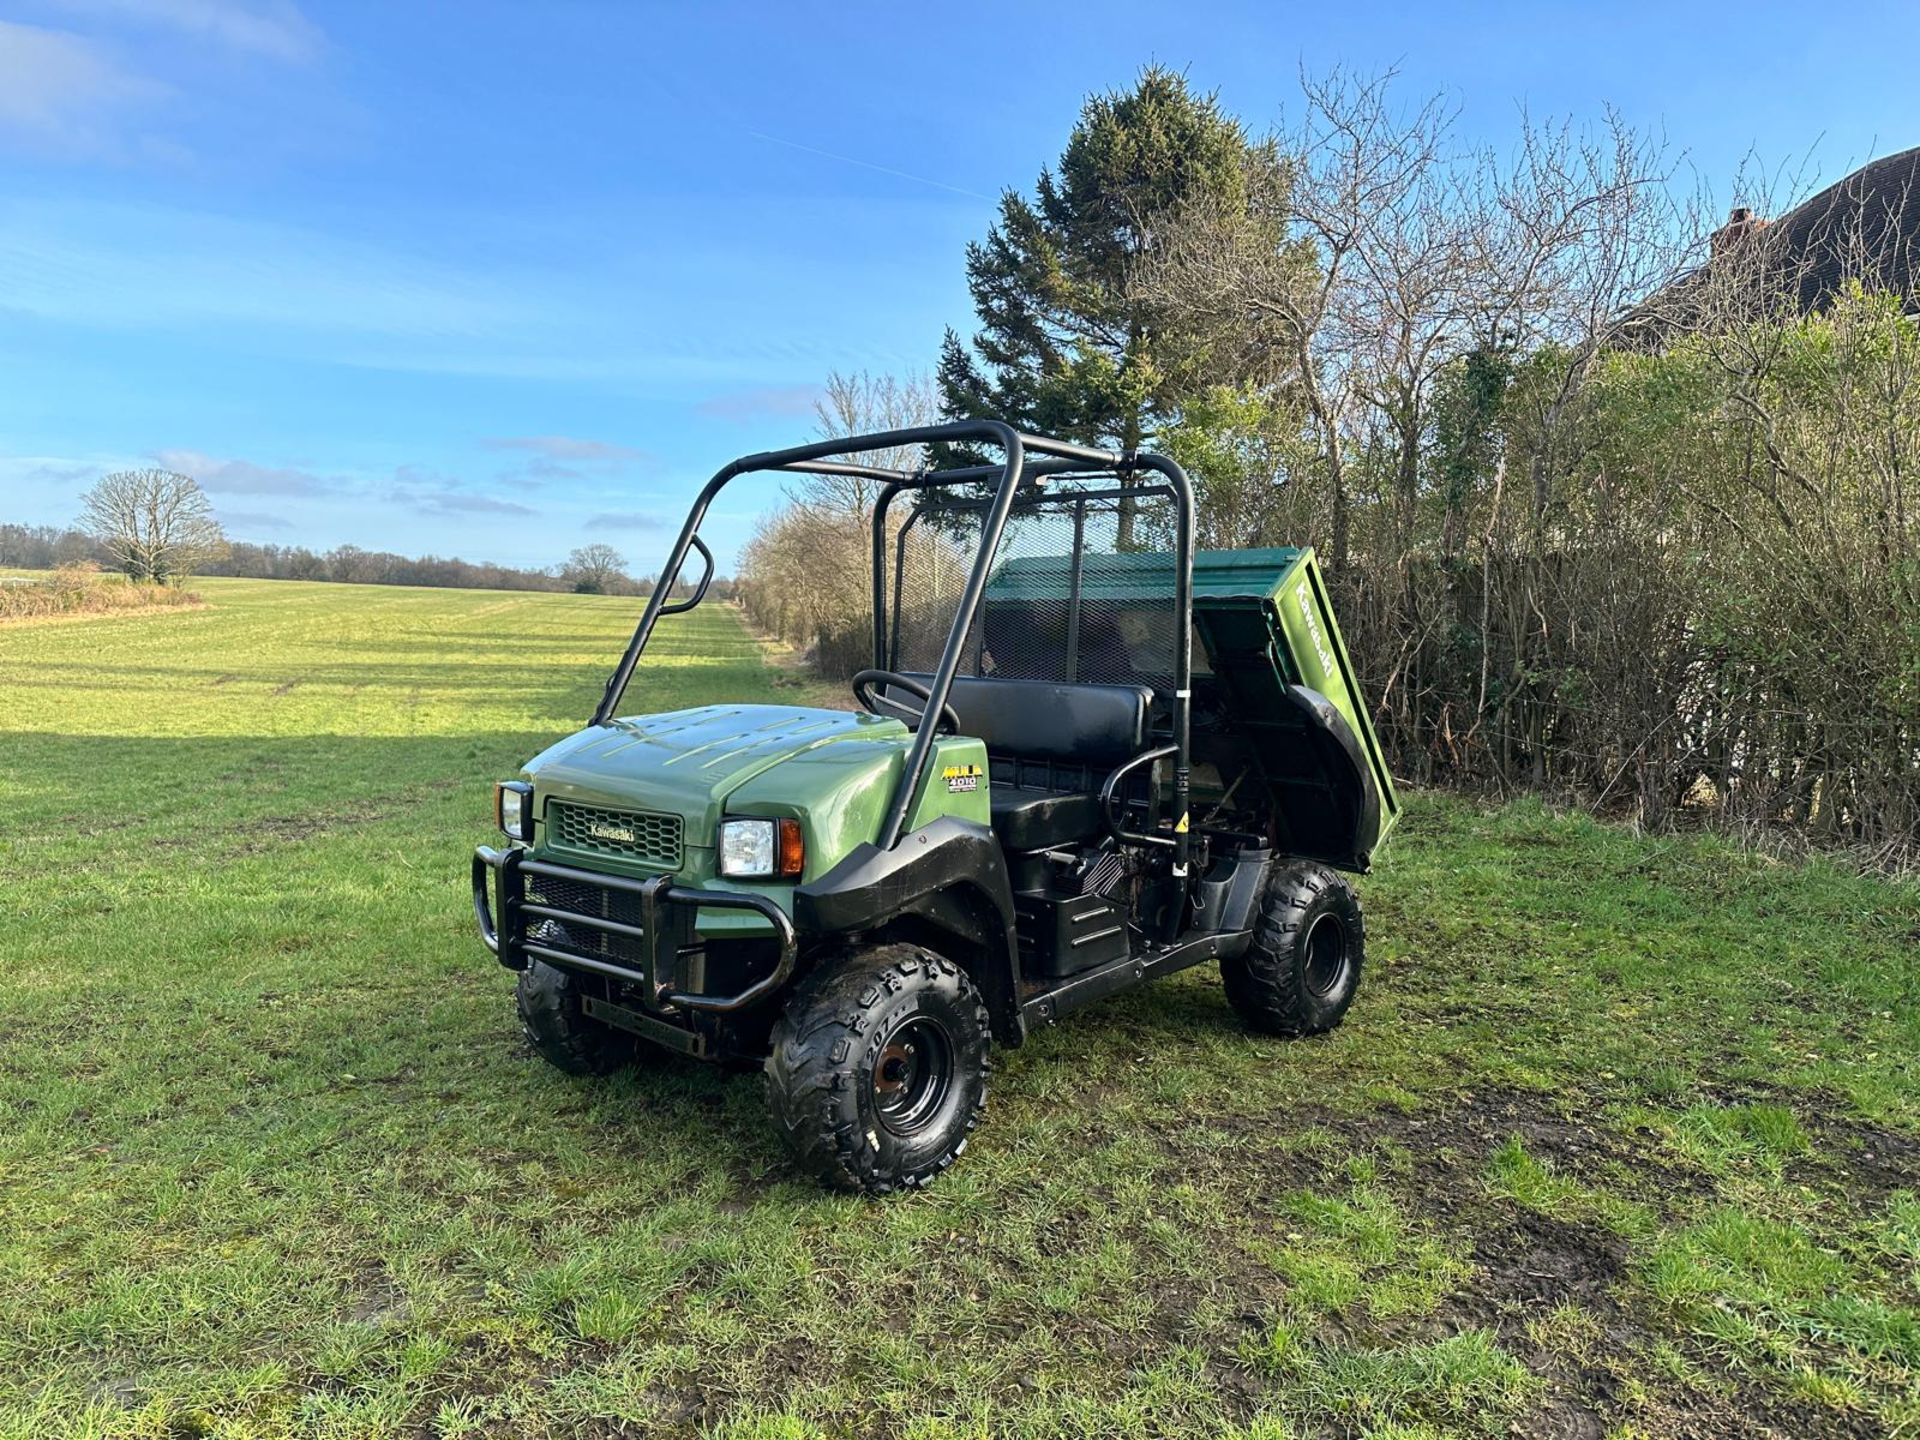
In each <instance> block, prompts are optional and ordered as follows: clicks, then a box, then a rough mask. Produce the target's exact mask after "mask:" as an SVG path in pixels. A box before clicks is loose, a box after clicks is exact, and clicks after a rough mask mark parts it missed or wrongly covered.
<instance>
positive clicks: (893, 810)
mask: <svg viewBox="0 0 1920 1440" xmlns="http://www.w3.org/2000/svg"><path fill="white" fill-rule="evenodd" d="M968 443H985V444H988V445H992V446H996V447H998V449H999V450H1000V452H1001V454H1002V456H1003V459H1002V460H1001V462H1000V463H999V464H997V465H994V464H986V465H972V466H967V467H965V468H963V469H956V470H931V469H920V470H915V471H908V470H891V469H887V468H885V467H883V466H878V465H863V464H860V463H857V462H855V461H852V460H846V459H839V458H835V457H840V456H848V455H860V454H866V453H871V452H872V451H875V450H890V449H894V448H897V447H902V446H910V445H937V444H959V445H964V444H968ZM1029 453H1032V454H1034V455H1038V456H1042V457H1045V458H1043V459H1038V460H1029V459H1028V455H1029ZM766 471H785V472H791V473H798V474H815V475H844V476H849V477H854V478H859V479H866V480H877V481H880V482H881V483H882V486H883V488H882V490H881V492H880V495H879V498H878V500H877V501H876V502H875V504H874V519H873V626H874V631H873V646H874V662H873V663H874V666H875V668H876V669H885V668H886V666H887V663H888V661H887V654H886V639H887V636H886V613H887V605H886V593H885V591H886V558H887V556H886V547H887V520H886V516H887V508H888V506H889V505H891V504H892V502H893V500H894V498H895V497H896V496H897V495H899V494H900V493H901V492H902V491H905V490H923V489H930V488H934V487H940V486H950V485H977V484H982V483H984V482H989V481H991V482H994V484H993V490H992V494H991V497H990V498H988V499H987V500H986V501H985V504H984V515H983V518H982V523H981V533H980V548H979V550H978V552H977V553H976V554H975V555H974V558H973V566H972V568H971V570H970V571H969V572H968V575H967V581H966V584H965V586H964V587H963V588H962V589H961V592H960V599H959V603H958V604H957V605H956V606H955V609H954V616H953V625H952V628H951V629H950V630H949V631H948V634H947V643H946V645H945V647H944V648H943V649H942V650H941V652H940V663H939V665H938V666H937V667H936V668H935V670H934V673H933V678H932V680H931V682H930V683H929V686H928V688H929V690H930V691H931V694H930V696H929V698H928V700H927V705H926V711H927V713H928V714H938V713H939V712H940V710H941V708H942V707H943V706H944V705H945V704H946V703H947V697H948V695H949V694H950V693H951V691H952V689H953V681H954V677H955V675H956V674H958V672H959V668H960V661H961V655H962V652H963V650H964V649H965V646H966V642H967V636H968V634H969V633H970V632H971V630H972V627H973V621H974V616H975V614H976V613H977V611H978V610H979V608H980V599H981V595H982V594H983V592H984V591H985V589H986V584H987V577H988V576H989V574H991V573H992V569H993V560H994V556H995V554H996V553H997V552H998V551H999V548H1000V539H1001V536H1002V535H1003V534H1004V533H1005V532H1006V528H1007V517H1008V516H1009V515H1010V514H1011V513H1012V511H1013V506H1014V501H1015V499H1016V498H1017V496H1018V493H1019V490H1020V487H1021V486H1022V485H1035V486H1037V485H1041V484H1044V483H1045V482H1046V481H1047V480H1049V479H1055V478H1060V477H1066V476H1074V477H1079V478H1088V477H1096V476H1115V477H1118V478H1119V479H1120V480H1121V481H1122V482H1123V483H1124V482H1125V481H1127V480H1129V479H1131V478H1132V477H1135V476H1137V475H1139V474H1141V473H1143V472H1153V473H1155V474H1158V475H1159V476H1161V477H1163V479H1164V480H1165V482H1166V485H1167V488H1169V489H1170V490H1171V491H1172V495H1173V500H1174V510H1175V534H1174V595H1173V603H1174V611H1175V617H1176V623H1175V633H1176V638H1175V643H1174V693H1173V695H1172V697H1171V698H1172V720H1173V740H1172V744H1171V746H1169V747H1162V749H1163V750H1166V751H1170V755H1169V756H1168V758H1171V759H1172V760H1173V762H1174V766H1173V789H1174V797H1173V800H1174V803H1173V813H1174V815H1175V816H1176V817H1178V822H1179V823H1177V825H1176V829H1175V831H1174V834H1173V836H1172V837H1171V838H1172V841H1173V852H1174V865H1173V872H1174V874H1175V875H1177V876H1180V877H1183V878H1184V877H1185V876H1186V874H1187V868H1188V858H1189V853H1190V846H1191V836H1190V835H1189V833H1188V829H1187V826H1186V824H1185V823H1184V822H1185V818H1186V814H1187V795H1188V790H1189V787H1190V782H1191V761H1192V748H1191V746H1192V730H1191V719H1192V698H1191V697H1192V687H1193V487H1192V485H1191V484H1190V483H1189V482H1188V480H1187V475H1186V472H1185V471H1184V470H1182V469H1181V468H1180V467H1179V466H1178V465H1177V464H1175V463H1174V462H1173V461H1171V460H1169V459H1167V458H1166V457H1165V456H1163V455H1154V454H1149V453H1145V452H1121V451H1117V450H1097V449H1094V448H1092V447H1090V446H1086V445H1075V444H1072V443H1071V442H1069V441H1065V440H1051V439H1048V438H1046V437H1045V436H1040V435H1026V434H1022V433H1021V432H1020V431H1017V430H1015V429H1014V428H1013V427H1012V426H1011V425H1007V424H1005V423H1003V422H1001V421H998V420H959V421H953V422H950V423H948V424H943V425H920V426H914V427H911V428H908V429H904V430H883V431H878V432H875V433H873V434H869V435H853V436H848V437H846V438H844V439H839V440H821V441H816V442H815V443H813V444H811V445H796V446H793V447H792V448H790V449H785V450H767V451H761V452H760V453H758V454H754V455H744V456H742V457H741V458H739V459H738V460H734V461H732V462H730V463H729V464H727V465H724V466H722V467H721V468H720V470H719V471H717V472H716V473H715V475H714V477H713V478H712V479H711V480H709V481H708V482H707V483H706V485H705V486H704V487H702V489H701V491H700V493H699V494H698V495H697V496H695V497H694V501H693V506H692V508H691V509H690V510H689V511H688V512H687V519H686V523H685V524H683V525H682V526H681V527H680V534H679V537H678V538H677V539H676V540H675V541H674V543H673V548H672V550H671V551H669V552H668V555H667V563H666V565H665V567H664V568H662V570H661V572H660V579H659V581H658V582H657V583H656V584H655V586H654V588H653V594H652V595H650V596H649V597H648V598H647V605H646V609H645V610H644V611H643V612H642V613H641V616H640V623H639V624H638V625H637V626H636V627H635V629H634V632H633V638H632V639H631V640H629V641H628V642H627V648H626V651H625V653H623V654H622V655H621V657H620V663H619V665H618V666H616V667H615V669H614V672H613V674H612V675H611V676H609V677H608V679H607V686H606V690H605V692H604V693H603V694H602V695H601V697H600V704H599V705H598V706H597V707H596V708H595V710H594V712H593V721H592V723H593V724H595V725H606V724H610V723H611V722H612V720H613V718H614V711H615V710H616V709H617V708H618V706H619V704H620V700H621V697H622V696H623V695H624V694H625V692H626V688H627V684H628V682H629V681H630V680H631V679H632V678H633V670H634V666H635V665H636V664H637V663H638V662H639V659H640V656H641V654H642V653H643V652H644V651H645V650H646V647H647V641H648V640H649V639H650V638H652V635H653V630H654V626H655V625H656V624H657V623H658V622H659V619H660V617H661V616H662V615H673V614H679V613H681V612H683V611H687V610H691V609H693V607H694V606H696V605H698V604H699V603H700V601H701V600H702V599H703V598H704V597H705V595H706V593H707V587H708V585H709V584H710V583H711V581H712V579H713V555H712V552H711V551H709V550H708V549H707V546H706V544H705V542H704V541H702V540H701V538H700V533H699V532H700V524H701V522H702V521H703V520H705V519H706V515H707V510H708V508H709V507H710V506H711V505H712V504H713V501H714V499H715V497H717V496H718V495H719V494H720V492H721V491H722V490H724V489H725V488H726V487H727V485H728V484H729V483H731V482H732V481H734V480H736V479H738V478H739V477H740V476H742V475H751V474H756V473H761V472H766ZM689 550H698V551H699V552H700V555H701V557H702V558H703V559H704V560H705V562H706V573H705V574H704V575H702V576H701V579H700V583H699V584H698V585H697V586H696V587H695V589H694V592H693V594H692V595H691V596H690V597H688V598H686V599H684V600H678V601H670V600H669V599H668V597H669V596H670V595H671V593H672V591H673V587H674V586H675V585H676V584H677V583H679V579H680V570H681V567H682V566H683V565H685V564H686V559H687V552H688V551H689ZM937 728H938V727H936V726H933V725H927V724H922V725H921V726H919V727H918V729H917V730H916V732H915V735H914V742H913V748H912V749H911V750H910V751H909V752H908V755H907V763H906V767H905V769H904V770H903V771H902V772H901V775H900V782H899V784H898V785H897V786H896V787H895V789H894V793H893V798H892V800H891V801H890V802H889V804H888V806H887V812H886V816H885V818H884V819H883V820H882V822H881V825H880V834H879V836H878V837H877V839H876V841H875V844H876V846H877V847H878V848H879V849H881V850H892V849H893V848H894V847H895V846H896V845H898V844H899V843H900V837H901V834H902V833H903V831H904V830H905V828H906V822H907V815H908V813H909V811H910V810H911V809H912V806H913V797H914V796H915V795H917V794H918V793H919V792H920V786H921V782H922V781H923V780H924V779H925V776H926V770H927V766H928V762H929V760H930V759H931V757H932V754H933V745H934V733H935V730H936V729H937ZM1155 758H1160V757H1159V756H1156V757H1155ZM1132 763H1134V762H1129V764H1130V765H1131V764H1132Z"/></svg>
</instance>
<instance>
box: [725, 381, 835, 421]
mask: <svg viewBox="0 0 1920 1440" xmlns="http://www.w3.org/2000/svg"><path fill="white" fill-rule="evenodd" d="M819 398H820V387H819V386H818V385H762V386H759V387H757V388H755V389H751V390H736V391H734V392H733V393H731V394H727V395H713V396H709V397H708V398H707V399H705V400H702V401H701V402H700V403H699V405H697V406H696V407H695V408H696V409H697V410H698V411H699V412H700V413H701V414H702V415H711V416H713V417H714V418H715V419H717V420H767V419H789V418H791V417H793V416H796V415H811V414H812V413H813V407H814V403H815V402H816V401H817V400H819Z"/></svg>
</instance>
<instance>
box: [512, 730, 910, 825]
mask: <svg viewBox="0 0 1920 1440" xmlns="http://www.w3.org/2000/svg"><path fill="white" fill-rule="evenodd" d="M907 735H908V732H907V727H906V726H905V725H903V724H901V723H900V722H899V721H898V720H890V719H883V718H881V717H879V716H875V715H867V714H862V713H850V712H847V711H842V710H812V709H806V708H803V707H801V706H797V705H704V706H701V707H700V708H698V709H694V710H674V711H669V712H667V713H665V714H661V715H642V716H635V717H630V718H625V719H619V720H613V721H610V722H609V723H608V724H605V725H596V726H593V727H591V728H589V729H586V730H582V731H580V732H579V733H578V734H576V735H570V736H568V737H567V738H566V739H565V740H562V741H560V742H559V743H558V744H555V745H552V746H549V747H548V748H547V749H546V750H544V751H542V752H541V753H540V754H539V755H536V756H535V757H534V758H533V759H532V760H530V761H528V762H527V765H526V767H525V772H526V774H527V775H528V776H529V777H530V778H531V779H532V780H533V782H534V785H535V788H536V791H537V792H540V793H541V794H544V795H546V796H554V795H559V796H563V797H565V798H568V799H575V800H581V801H584V802H586V803H589V804H597V805H607V806H612V807H616V808H627V809H640V810H654V811H662V812H667V813H672V814H677V815H680V816H683V817H684V818H685V820H686V825H687V832H686V838H687V843H688V844H689V845H696V846H705V845H711V844H712V843H713V840H712V837H713V834H714V832H715V829H716V827H717V826H718V825H719V822H720V816H721V813H722V812H723V810H724V809H725V807H726V801H727V797H728V796H729V795H730V794H732V793H733V791H734V790H736V789H738V788H739V787H740V786H741V785H744V784H745V783H746V782H747V781H749V780H751V779H753V777H754V776H756V775H759V774H761V773H762V772H764V771H766V770H769V769H771V768H772V767H773V766H775V765H778V764H780V763H781V762H782V761H785V760H791V759H794V758H796V757H799V756H802V755H807V754H809V753H810V752H814V751H818V750H821V749H822V748H823V747H828V746H843V745H853V744H857V742H867V743H866V744H864V745H859V747H858V748H860V749H863V750H867V749H870V750H872V751H874V752H876V753H875V755H874V760H875V762H876V763H881V764H884V759H883V758H882V757H883V755H884V754H892V755H896V756H897V754H898V752H899V751H900V749H901V748H902V747H903V745H904V743H905V741H906V739H907ZM874 742H883V743H878V744H876V743H874ZM896 763H897V762H896Z"/></svg>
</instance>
